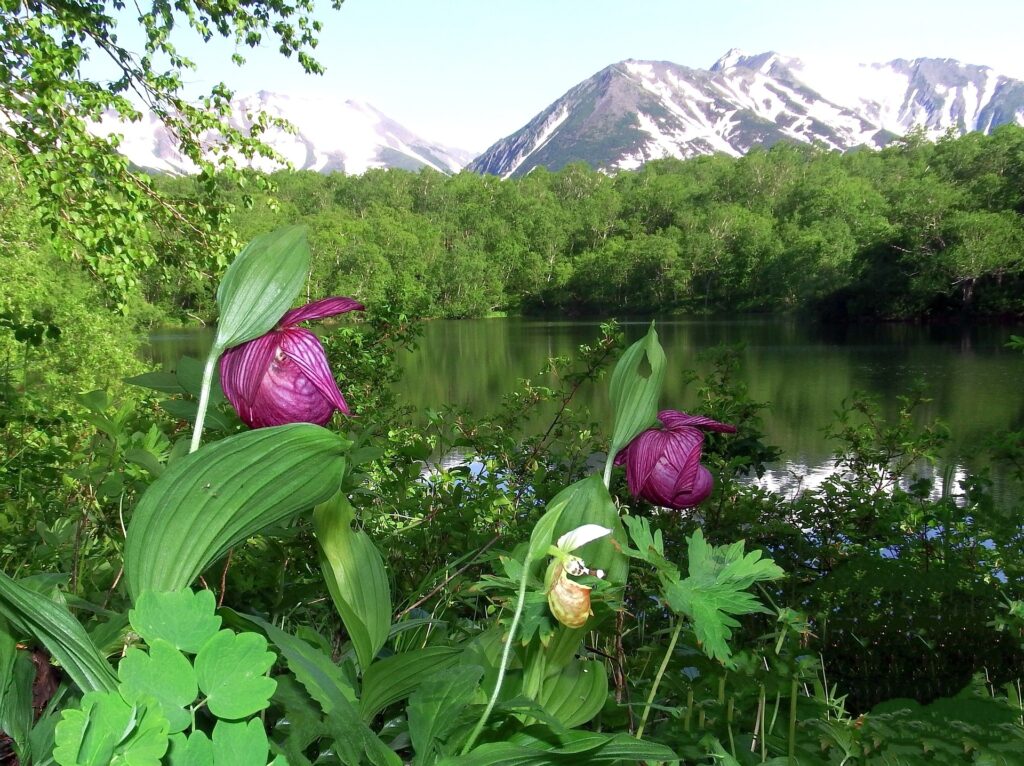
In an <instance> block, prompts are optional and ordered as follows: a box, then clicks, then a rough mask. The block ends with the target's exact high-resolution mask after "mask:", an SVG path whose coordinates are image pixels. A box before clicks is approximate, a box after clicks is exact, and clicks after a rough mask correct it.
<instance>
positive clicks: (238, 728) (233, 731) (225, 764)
mask: <svg viewBox="0 0 1024 766" xmlns="http://www.w3.org/2000/svg"><path fill="white" fill-rule="evenodd" d="M269 750H270V743H269V742H268V741H267V733H266V732H265V731H264V730H263V722H262V721H260V720H259V719H258V718H254V719H253V720H251V721H237V722H232V721H217V725H216V726H214V727H213V762H214V763H215V764H216V766H266V763H267V758H268V756H269Z"/></svg>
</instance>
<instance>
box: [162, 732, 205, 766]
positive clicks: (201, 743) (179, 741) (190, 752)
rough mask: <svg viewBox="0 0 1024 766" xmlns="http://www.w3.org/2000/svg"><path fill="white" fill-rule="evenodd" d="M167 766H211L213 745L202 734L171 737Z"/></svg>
mask: <svg viewBox="0 0 1024 766" xmlns="http://www.w3.org/2000/svg"><path fill="white" fill-rule="evenodd" d="M167 755H168V761H167V764H168V766H213V743H211V742H210V738H209V737H207V736H206V734H205V733H204V732H201V731H194V732H192V733H191V734H190V735H189V736H188V737H186V736H185V735H184V734H172V735H171V748H170V750H169V751H168V753H167Z"/></svg>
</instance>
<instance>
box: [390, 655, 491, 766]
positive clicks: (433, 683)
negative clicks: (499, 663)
mask: <svg viewBox="0 0 1024 766" xmlns="http://www.w3.org/2000/svg"><path fill="white" fill-rule="evenodd" d="M483 673H484V671H483V668H480V667H478V666H476V665H460V666H458V667H455V668H450V669H448V670H445V671H443V672H442V673H439V674H437V675H435V676H431V677H430V678H428V679H426V680H424V681H423V683H422V684H420V687H419V688H418V689H417V690H416V691H415V692H413V693H412V695H411V696H410V697H409V706H408V708H407V709H406V714H407V715H408V718H409V739H410V740H411V741H412V748H413V751H414V752H415V753H416V758H415V760H414V763H416V764H427V763H432V762H433V760H432V759H433V754H434V752H435V750H436V747H437V743H438V741H441V740H443V739H444V738H445V735H446V734H447V733H448V732H449V731H450V730H451V729H452V727H453V726H454V725H455V724H457V723H458V720H459V714H460V713H461V712H462V710H463V709H464V708H465V707H466V706H467V705H468V704H469V703H471V702H472V701H473V697H474V695H475V694H476V691H477V687H478V685H479V683H480V678H481V676H483Z"/></svg>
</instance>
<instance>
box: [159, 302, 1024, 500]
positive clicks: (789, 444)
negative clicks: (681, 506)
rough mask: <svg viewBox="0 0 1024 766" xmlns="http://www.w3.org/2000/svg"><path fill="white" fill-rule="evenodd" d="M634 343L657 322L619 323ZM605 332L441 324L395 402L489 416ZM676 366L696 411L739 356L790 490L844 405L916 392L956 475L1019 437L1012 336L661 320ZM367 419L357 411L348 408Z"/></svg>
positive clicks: (482, 322) (893, 401) (675, 377)
mask: <svg viewBox="0 0 1024 766" xmlns="http://www.w3.org/2000/svg"><path fill="white" fill-rule="evenodd" d="M622 325H623V329H624V330H625V332H626V335H627V339H628V340H630V341H632V340H634V339H636V338H639V337H640V336H641V335H643V333H644V332H646V330H647V326H648V322H647V321H646V320H645V321H642V322H640V321H638V322H623V323H622ZM598 326H599V323H598V322H596V321H548V320H534V319H518V318H501V319H479V320H436V321H432V322H428V323H427V324H426V327H425V332H424V336H423V340H422V343H421V344H420V347H419V349H418V350H417V351H416V352H414V353H410V354H408V355H406V356H404V357H403V358H402V359H401V360H400V362H401V364H402V367H403V368H404V370H405V372H406V375H405V378H404V380H403V381H402V383H401V384H400V386H399V389H398V392H397V393H398V394H399V396H400V397H401V398H402V399H403V400H404V401H406V402H409V403H410V404H413V405H414V406H416V407H417V408H420V409H425V408H437V407H440V406H443V405H445V404H453V405H458V406H461V407H466V408H468V409H469V410H470V411H471V412H475V413H483V412H487V411H490V410H492V409H493V408H494V407H495V406H496V405H497V404H498V403H499V402H500V398H501V396H502V395H503V394H505V393H508V392H509V391H511V390H512V389H513V388H514V387H515V385H516V381H517V380H518V379H520V378H529V379H531V380H533V381H534V382H535V383H539V384H550V383H551V382H552V381H549V380H544V378H542V377H541V376H540V375H539V371H540V370H541V369H542V367H543V366H544V362H545V360H546V359H547V358H548V357H550V356H556V355H563V354H570V353H572V352H573V351H574V350H575V349H576V348H577V347H578V346H579V345H580V344H582V343H591V342H593V341H595V340H596V339H597V337H598V334H599V331H598ZM657 328H658V333H659V335H660V338H661V342H662V345H663V346H664V347H665V352H666V354H667V356H668V363H669V371H668V375H667V376H666V384H665V393H664V396H663V399H662V406H663V407H671V408H673V409H680V410H695V409H696V410H699V407H696V406H695V404H696V402H695V399H696V390H695V387H694V386H692V385H691V386H689V387H686V386H684V384H683V379H684V378H683V376H684V373H685V371H686V370H688V369H696V370H697V371H698V372H703V371H705V370H706V366H705V365H702V364H701V363H700V362H699V361H698V360H697V355H698V354H699V353H700V352H701V351H703V350H706V349H708V348H711V347H713V346H717V345H720V344H736V343H740V344H742V347H743V350H742V353H741V358H742V360H743V366H742V376H743V379H744V380H745V382H746V384H747V386H748V387H749V392H750V396H751V397H752V398H754V399H756V400H759V401H764V402H769V403H770V405H771V406H770V408H769V409H768V410H766V411H765V413H764V416H763V419H764V426H765V429H764V430H765V433H766V435H767V437H768V441H769V442H770V443H772V444H775V445H777V446H779V447H780V448H781V449H782V451H783V455H784V456H785V463H784V464H782V465H779V466H776V467H775V468H774V470H773V471H772V472H771V475H770V476H769V477H768V479H767V481H768V482H769V484H770V485H771V486H773V487H775V488H782V489H786V488H788V487H790V486H792V483H793V478H792V476H793V474H794V472H797V473H806V474H810V475H811V477H812V479H811V481H813V476H815V475H820V474H821V473H822V472H823V471H826V470H827V469H828V467H829V466H830V457H831V454H832V445H831V444H830V443H829V442H828V441H827V440H826V439H825V437H824V435H823V433H822V429H823V428H824V427H825V426H826V425H827V424H829V423H830V422H832V420H833V415H834V413H835V412H836V410H837V409H838V408H839V407H840V405H841V403H842V401H843V400H844V399H846V398H848V397H850V396H852V395H853V394H854V392H856V391H863V392H866V393H868V394H870V395H872V396H875V397H877V398H878V399H879V400H880V401H881V402H883V404H884V405H885V407H886V409H887V411H889V412H895V411H896V408H897V406H898V403H897V397H898V396H899V395H901V394H906V393H908V392H909V391H910V390H911V388H912V387H913V386H914V384H915V383H916V382H923V383H924V384H925V385H926V386H927V390H928V392H929V395H930V396H931V397H932V400H933V401H932V402H931V403H930V404H928V405H927V407H926V409H925V411H924V412H923V413H922V414H923V415H924V416H926V417H938V418H941V419H942V420H944V421H945V422H946V423H947V424H948V425H949V426H950V429H951V431H952V434H953V443H952V445H951V454H950V455H949V461H950V465H951V466H953V467H962V466H968V467H972V468H976V467H978V465H977V462H976V461H975V459H974V454H975V452H976V449H977V445H978V444H979V443H980V442H981V441H982V440H983V439H984V438H986V437H987V436H988V435H989V434H990V433H992V432H993V431H996V430H999V429H1004V428H1024V386H1022V381H1024V355H1022V354H1021V353H1020V352H1016V351H1011V350H1010V349H1007V348H1006V347H1005V344H1006V342H1007V341H1008V340H1009V337H1010V335H1011V334H1024V328H1022V327H1020V326H1017V327H1014V326H999V325H978V326H956V325H911V324H871V325H841V326H835V325H820V324H810V323H805V322H802V321H799V320H795V319H774V318H773V319H741V320H735V321H722V320H705V319H699V320H659V321H658V322H657ZM207 343H209V336H208V335H205V334H196V333H187V332H186V333H182V332H181V331H180V330H174V331H163V332H157V333H154V335H153V338H152V346H151V354H152V357H153V359H154V360H155V361H158V362H171V361H173V360H176V359H177V358H178V356H180V355H181V354H182V353H191V354H193V355H198V354H201V353H204V351H203V350H202V346H204V345H205V344H207ZM606 386H607V382H606V381H604V382H602V383H600V384H599V385H598V386H596V387H591V388H586V387H584V388H583V389H581V391H580V393H579V397H580V401H581V402H583V403H586V404H588V405H589V406H591V407H592V408H593V409H594V411H595V414H598V415H602V414H603V415H605V416H606V415H607V412H608V402H607V397H606V391H605V389H606ZM351 404H352V405H353V407H354V408H356V409H358V406H359V405H358V402H351Z"/></svg>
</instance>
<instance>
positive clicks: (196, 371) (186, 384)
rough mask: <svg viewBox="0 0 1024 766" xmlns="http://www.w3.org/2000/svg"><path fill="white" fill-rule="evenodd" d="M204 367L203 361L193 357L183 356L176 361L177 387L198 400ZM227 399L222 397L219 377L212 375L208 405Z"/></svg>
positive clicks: (222, 392) (222, 391)
mask: <svg viewBox="0 0 1024 766" xmlns="http://www.w3.org/2000/svg"><path fill="white" fill-rule="evenodd" d="M205 365H206V362H205V361H201V360H199V359H196V358H195V357H193V356H183V357H181V359H179V360H178V365H177V367H178V368H177V370H175V372H174V376H175V378H176V379H177V381H178V385H179V386H181V388H182V389H183V390H184V391H185V392H186V393H189V394H191V395H192V396H194V397H196V398H197V399H198V398H199V394H200V392H201V391H202V388H203V372H204V367H205ZM226 400H227V398H226V397H225V396H224V390H223V389H222V388H221V387H220V376H219V375H214V377H213V383H212V386H211V388H210V404H211V405H213V404H216V403H218V402H223V401H226Z"/></svg>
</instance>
